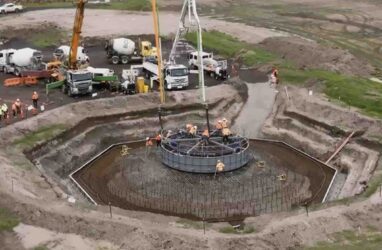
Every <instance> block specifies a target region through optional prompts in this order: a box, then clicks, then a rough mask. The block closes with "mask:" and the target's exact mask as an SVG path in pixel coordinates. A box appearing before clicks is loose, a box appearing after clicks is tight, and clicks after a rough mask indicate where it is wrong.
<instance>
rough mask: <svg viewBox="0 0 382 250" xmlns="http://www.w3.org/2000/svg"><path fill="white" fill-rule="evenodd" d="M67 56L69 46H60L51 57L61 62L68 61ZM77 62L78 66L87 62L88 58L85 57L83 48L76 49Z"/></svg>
mask: <svg viewBox="0 0 382 250" xmlns="http://www.w3.org/2000/svg"><path fill="white" fill-rule="evenodd" d="M69 54H70V46H67V45H62V46H60V47H58V48H57V49H56V50H55V51H54V53H53V56H54V58H55V59H56V60H59V61H61V62H63V61H66V60H68V58H69ZM77 62H79V63H80V64H85V63H88V62H89V56H88V55H87V53H86V50H85V49H84V47H81V46H79V47H78V49H77Z"/></svg>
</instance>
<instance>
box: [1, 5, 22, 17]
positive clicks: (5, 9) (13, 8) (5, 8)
mask: <svg viewBox="0 0 382 250" xmlns="http://www.w3.org/2000/svg"><path fill="white" fill-rule="evenodd" d="M22 10H23V6H22V5H19V4H14V3H6V4H4V5H2V6H0V13H1V14H7V13H12V12H20V11H22Z"/></svg>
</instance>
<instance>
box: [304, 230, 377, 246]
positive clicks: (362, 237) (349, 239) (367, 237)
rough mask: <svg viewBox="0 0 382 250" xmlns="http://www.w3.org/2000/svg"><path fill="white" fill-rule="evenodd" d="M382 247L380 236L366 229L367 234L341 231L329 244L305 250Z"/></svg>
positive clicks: (320, 244)
mask: <svg viewBox="0 0 382 250" xmlns="http://www.w3.org/2000/svg"><path fill="white" fill-rule="evenodd" d="M381 246H382V234H381V233H380V232H377V231H375V230H373V229H372V228H368V231H367V232H364V233H356V232H354V231H349V230H346V231H342V232H340V233H336V234H334V235H333V236H332V237H331V239H330V242H318V243H317V244H316V245H315V246H313V247H307V248H304V249H305V250H337V249H344V250H366V249H367V250H379V249H381Z"/></svg>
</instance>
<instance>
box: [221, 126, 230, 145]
mask: <svg viewBox="0 0 382 250" xmlns="http://www.w3.org/2000/svg"><path fill="white" fill-rule="evenodd" d="M222 134H223V143H224V144H227V143H228V142H229V136H230V135H231V134H232V133H231V130H230V129H229V128H223V130H222Z"/></svg>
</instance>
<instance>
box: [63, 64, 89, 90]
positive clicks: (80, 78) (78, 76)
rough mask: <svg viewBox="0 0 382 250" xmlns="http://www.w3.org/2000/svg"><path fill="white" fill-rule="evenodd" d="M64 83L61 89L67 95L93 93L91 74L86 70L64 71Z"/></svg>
mask: <svg viewBox="0 0 382 250" xmlns="http://www.w3.org/2000/svg"><path fill="white" fill-rule="evenodd" d="M65 77H66V80H65V83H64V85H63V86H62V91H63V92H64V94H67V95H68V96H70V97H71V96H74V95H86V94H92V93H93V75H92V73H91V72H89V71H87V70H68V71H66V72H65Z"/></svg>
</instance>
